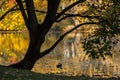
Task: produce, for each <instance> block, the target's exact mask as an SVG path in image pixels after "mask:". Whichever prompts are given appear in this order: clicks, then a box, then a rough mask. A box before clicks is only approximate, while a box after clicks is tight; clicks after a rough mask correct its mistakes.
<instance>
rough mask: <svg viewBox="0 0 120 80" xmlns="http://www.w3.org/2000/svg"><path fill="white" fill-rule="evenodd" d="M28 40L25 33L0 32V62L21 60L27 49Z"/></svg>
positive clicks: (6, 62)
mask: <svg viewBox="0 0 120 80" xmlns="http://www.w3.org/2000/svg"><path fill="white" fill-rule="evenodd" d="M28 42H29V41H28V37H27V35H25V34H21V33H9V34H8V33H6V34H0V64H3V65H9V64H12V63H16V62H17V61H19V60H21V59H22V58H23V56H24V53H25V52H26V50H27V47H28Z"/></svg>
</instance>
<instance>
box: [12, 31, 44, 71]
mask: <svg viewBox="0 0 120 80" xmlns="http://www.w3.org/2000/svg"><path fill="white" fill-rule="evenodd" d="M40 39H41V36H37V35H36V34H31V33H30V43H29V47H28V50H27V52H26V54H25V57H24V58H23V60H21V61H20V62H18V63H16V64H12V65H10V67H13V68H18V69H28V70H31V69H32V68H33V66H34V64H35V62H36V61H37V60H38V59H39V58H40V54H41V53H40V46H41V45H42V43H43V41H44V40H42V39H41V40H40Z"/></svg>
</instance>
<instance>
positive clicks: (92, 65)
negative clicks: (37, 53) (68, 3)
mask: <svg viewBox="0 0 120 80" xmlns="http://www.w3.org/2000/svg"><path fill="white" fill-rule="evenodd" d="M58 37H59V36H58V34H57V35H55V34H54V35H53V34H49V35H47V37H46V41H45V43H44V45H43V50H45V49H47V48H49V47H50V46H51V45H52V44H53V43H54V42H55V40H56V39H57V38H58ZM81 41H82V39H81V37H80V35H78V34H77V36H75V37H74V38H73V37H72V38H71V37H66V38H65V39H64V40H63V41H61V42H60V44H58V46H57V47H56V48H55V49H54V50H53V51H52V52H51V53H50V54H48V55H47V56H45V57H43V58H41V59H40V60H38V61H37V62H36V64H35V66H34V68H33V69H32V70H33V71H35V72H40V73H57V74H62V75H72V76H76V75H89V76H93V75H96V73H102V75H104V74H106V75H108V76H111V75H112V76H114V75H116V74H117V75H119V74H120V68H119V67H118V66H119V65H120V63H119V62H118V60H119V59H110V58H108V59H107V60H105V61H104V60H102V59H98V60H93V59H90V58H88V57H87V56H86V55H85V52H84V51H83V47H82V44H81ZM28 43H29V37H28V34H27V33H9V34H0V64H1V65H9V64H13V63H16V62H18V61H20V60H21V59H22V58H23V57H24V54H25V52H26V51H27V47H28ZM46 44H47V45H46ZM118 46H119V45H118ZM59 63H60V64H62V66H61V68H59V67H57V65H58V64H59Z"/></svg>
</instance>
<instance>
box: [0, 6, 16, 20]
mask: <svg viewBox="0 0 120 80" xmlns="http://www.w3.org/2000/svg"><path fill="white" fill-rule="evenodd" d="M15 7H17V4H16V5H15V6H13V7H12V8H11V9H9V10H8V11H7V12H6V13H4V14H3V15H2V16H1V17H0V21H1V20H2V19H4V17H5V16H6V15H7V14H8V13H9V12H11V11H12V10H13V9H14V8H15Z"/></svg>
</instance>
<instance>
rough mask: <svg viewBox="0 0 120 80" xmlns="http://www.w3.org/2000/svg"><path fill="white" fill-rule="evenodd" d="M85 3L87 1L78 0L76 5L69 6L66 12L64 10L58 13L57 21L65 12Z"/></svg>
mask: <svg viewBox="0 0 120 80" xmlns="http://www.w3.org/2000/svg"><path fill="white" fill-rule="evenodd" d="M84 1H86V0H77V1H76V2H75V3H73V4H71V5H69V6H68V7H66V8H65V9H64V10H62V11H61V12H60V13H58V15H57V17H56V19H59V18H60V17H61V16H62V15H63V14H65V12H67V11H68V10H70V9H71V8H73V7H74V6H76V5H77V4H79V3H82V2H84Z"/></svg>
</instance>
